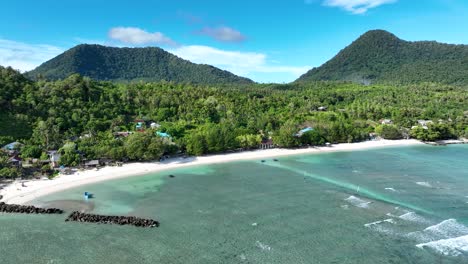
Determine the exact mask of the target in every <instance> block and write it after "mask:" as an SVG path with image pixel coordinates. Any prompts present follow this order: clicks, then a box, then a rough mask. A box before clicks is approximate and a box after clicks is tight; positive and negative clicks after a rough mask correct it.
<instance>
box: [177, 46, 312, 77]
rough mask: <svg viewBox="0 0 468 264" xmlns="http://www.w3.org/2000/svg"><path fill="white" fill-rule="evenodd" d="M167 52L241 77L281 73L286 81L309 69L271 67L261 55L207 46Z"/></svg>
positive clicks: (182, 47) (306, 67)
mask: <svg viewBox="0 0 468 264" xmlns="http://www.w3.org/2000/svg"><path fill="white" fill-rule="evenodd" d="M169 52H171V53H173V54H175V55H177V56H179V57H181V58H183V59H186V60H189V61H191V62H194V63H203V64H209V65H213V66H216V67H219V68H221V69H224V70H227V71H230V72H232V73H234V74H237V75H241V76H255V74H256V73H274V74H277V73H282V74H284V75H287V76H288V79H290V80H294V79H296V78H297V77H299V76H300V75H301V74H304V73H305V72H307V71H308V70H309V69H310V68H311V67H310V66H300V67H296V66H276V65H271V64H270V62H271V61H269V60H268V59H267V55H265V54H263V53H257V52H241V51H226V50H221V49H216V48H213V47H208V46H197V45H191V46H180V47H178V48H175V49H172V50H169ZM273 63H274V62H273ZM272 77H273V76H272ZM273 79H274V78H273Z"/></svg>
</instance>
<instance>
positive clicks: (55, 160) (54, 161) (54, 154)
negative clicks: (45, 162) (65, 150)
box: [47, 150, 62, 168]
mask: <svg viewBox="0 0 468 264" xmlns="http://www.w3.org/2000/svg"><path fill="white" fill-rule="evenodd" d="M47 155H49V160H50V166H51V167H52V168H56V167H58V166H59V161H60V158H61V157H62V155H61V154H60V153H59V152H58V151H57V150H51V151H47Z"/></svg>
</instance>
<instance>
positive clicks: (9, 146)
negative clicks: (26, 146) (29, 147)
mask: <svg viewBox="0 0 468 264" xmlns="http://www.w3.org/2000/svg"><path fill="white" fill-rule="evenodd" d="M21 146H23V144H21V143H19V142H17V141H15V142H11V143H9V144H6V145H5V146H3V147H2V149H3V150H5V151H9V152H11V151H15V150H16V149H19V148H21Z"/></svg>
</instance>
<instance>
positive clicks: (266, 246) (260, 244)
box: [255, 241, 271, 251]
mask: <svg viewBox="0 0 468 264" xmlns="http://www.w3.org/2000/svg"><path fill="white" fill-rule="evenodd" d="M255 246H257V247H258V248H259V249H261V250H265V251H270V250H271V247H270V246H269V245H267V244H263V243H262V242H260V241H256V242H255Z"/></svg>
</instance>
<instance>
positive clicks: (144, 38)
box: [109, 27, 177, 46]
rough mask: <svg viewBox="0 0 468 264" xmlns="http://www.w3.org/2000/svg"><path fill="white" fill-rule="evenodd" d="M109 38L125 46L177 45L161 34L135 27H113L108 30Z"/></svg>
mask: <svg viewBox="0 0 468 264" xmlns="http://www.w3.org/2000/svg"><path fill="white" fill-rule="evenodd" d="M109 38H111V39H114V40H118V41H121V42H123V43H127V44H134V45H143V44H162V45H171V46H175V45H177V43H176V42H175V41H173V40H172V39H170V38H168V37H166V36H164V34H163V33H161V32H154V33H150V32H147V31H145V30H143V29H140V28H136V27H115V28H111V30H109Z"/></svg>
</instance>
